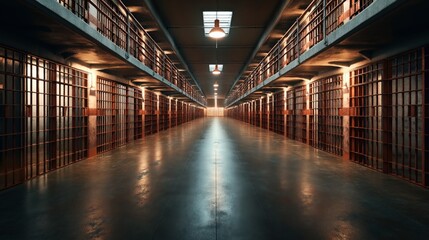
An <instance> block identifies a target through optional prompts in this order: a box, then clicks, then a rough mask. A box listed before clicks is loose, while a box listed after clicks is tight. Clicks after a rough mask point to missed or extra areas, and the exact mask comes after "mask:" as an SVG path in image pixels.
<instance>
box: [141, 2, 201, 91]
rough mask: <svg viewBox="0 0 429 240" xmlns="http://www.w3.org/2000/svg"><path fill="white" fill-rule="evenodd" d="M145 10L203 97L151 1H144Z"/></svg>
mask: <svg viewBox="0 0 429 240" xmlns="http://www.w3.org/2000/svg"><path fill="white" fill-rule="evenodd" d="M144 2H145V4H146V6H147V8H148V9H149V11H150V13H151V14H152V16H153V17H154V18H155V20H156V21H157V23H158V25H159V28H160V29H161V31H162V32H163V33H164V35H165V37H166V38H167V40H168V41H169V42H170V44H171V48H172V49H173V51H174V52H175V53H176V56H177V58H178V59H179V60H180V62H181V63H182V64H183V66H184V67H185V69H186V71H187V72H188V73H189V75H190V76H191V78H192V80H193V81H194V82H195V84H196V85H197V87H198V89H199V90H200V91H201V93H202V94H203V95H205V93H204V91H203V90H202V89H201V87H200V85H199V84H198V82H197V80H196V79H195V77H194V75H193V74H192V72H191V71H190V70H189V67H188V65H187V64H186V62H185V60H184V58H183V57H182V54H180V51H179V49H178V48H177V46H176V43H175V42H174V39H173V37H171V35H170V33H169V32H168V30H167V28H166V27H165V25H164V22H163V21H162V19H161V17H160V16H159V14H158V12H157V11H156V10H155V8H154V6H153V4H152V1H151V0H144Z"/></svg>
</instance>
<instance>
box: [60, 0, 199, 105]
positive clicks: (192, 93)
mask: <svg viewBox="0 0 429 240" xmlns="http://www.w3.org/2000/svg"><path fill="white" fill-rule="evenodd" d="M57 2H58V3H60V4H61V5H62V6H64V7H65V8H67V9H68V10H70V11H71V12H72V13H73V14H75V15H76V16H78V17H79V18H81V19H82V20H83V21H85V22H86V23H87V24H88V25H90V26H91V27H93V28H95V29H96V30H97V31H98V32H100V33H101V34H102V35H103V36H105V37H107V38H108V39H110V40H111V41H112V42H113V43H114V44H115V45H117V46H118V47H120V48H122V49H123V50H124V51H126V53H127V54H130V55H132V56H133V57H135V58H136V59H138V60H139V61H140V62H142V63H143V64H144V65H146V66H148V67H149V68H150V69H152V70H153V71H154V72H156V73H157V74H159V75H160V76H162V77H163V78H164V79H166V80H167V81H169V82H170V83H172V84H174V85H175V86H177V87H178V88H180V89H181V90H183V91H184V92H185V93H186V94H187V95H188V96H189V97H190V98H191V99H193V100H194V101H197V102H199V103H200V104H202V105H207V101H206V99H205V98H204V97H203V96H202V93H201V92H200V91H199V90H198V89H196V88H195V87H194V86H192V85H191V84H190V83H189V82H188V81H187V80H186V78H185V77H184V76H183V74H181V73H180V72H179V70H178V69H177V67H176V66H175V65H174V64H173V62H172V61H171V59H170V58H169V57H168V56H167V55H166V54H165V53H164V51H163V50H162V49H161V48H160V47H159V46H158V44H157V43H156V42H155V41H154V40H153V39H152V38H151V36H150V35H149V34H148V33H147V32H146V30H145V29H144V28H143V27H142V26H141V24H140V23H139V21H137V19H136V18H135V17H134V16H133V14H132V13H131V12H130V11H129V10H128V8H127V7H126V6H125V5H124V4H123V3H122V2H121V1H113V0H97V1H95V0H57Z"/></svg>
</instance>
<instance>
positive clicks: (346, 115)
mask: <svg viewBox="0 0 429 240" xmlns="http://www.w3.org/2000/svg"><path fill="white" fill-rule="evenodd" d="M349 88H350V71H349V70H347V71H345V72H344V73H343V109H342V110H341V111H340V115H342V116H343V159H347V160H349V159H350V91H349Z"/></svg>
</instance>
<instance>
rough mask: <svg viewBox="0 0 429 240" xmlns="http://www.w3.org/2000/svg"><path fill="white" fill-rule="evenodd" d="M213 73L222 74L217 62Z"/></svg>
mask: <svg viewBox="0 0 429 240" xmlns="http://www.w3.org/2000/svg"><path fill="white" fill-rule="evenodd" d="M212 73H213V75H219V74H220V70H219V68H218V66H217V64H216V65H215V68H214V69H213V71H212Z"/></svg>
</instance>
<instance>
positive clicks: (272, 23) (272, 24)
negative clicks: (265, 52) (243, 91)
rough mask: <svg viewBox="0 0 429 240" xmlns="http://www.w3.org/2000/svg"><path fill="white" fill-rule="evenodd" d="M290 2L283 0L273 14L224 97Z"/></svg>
mask: <svg viewBox="0 0 429 240" xmlns="http://www.w3.org/2000/svg"><path fill="white" fill-rule="evenodd" d="M290 2H291V1H290V0H283V2H282V3H281V4H280V6H279V8H278V10H277V12H276V13H275V14H273V16H274V17H273V18H272V19H271V22H270V23H269V24H268V26H267V27H266V28H265V31H264V33H263V34H262V35H261V37H260V38H259V41H258V44H257V45H256V46H255V48H254V50H253V52H252V54H251V55H250V56H249V58H248V60H247V62H246V63H245V64H244V65H243V67H242V68H241V70H240V72H239V74H238V76H237V77H236V79H235V81H234V83H233V84H232V85H231V88H230V89H229V90H228V93H227V94H226V96H228V95H229V94H230V93H231V91H232V90H233V88H234V87H235V85H236V84H237V82H238V81H239V80H240V78H241V75H242V74H243V72H244V71H245V70H246V68H247V66H248V65H249V64H250V63H251V62H252V60H253V58H254V57H255V56H256V54H257V53H258V51H259V49H260V48H261V47H262V45H263V44H264V43H265V41H266V40H267V39H268V37H269V36H270V34H271V32H272V31H273V29H274V27H275V26H276V24H277V22H278V21H279V20H280V18H281V17H282V13H283V11H284V10H285V9H286V7H287V6H288V4H289V3H290Z"/></svg>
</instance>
